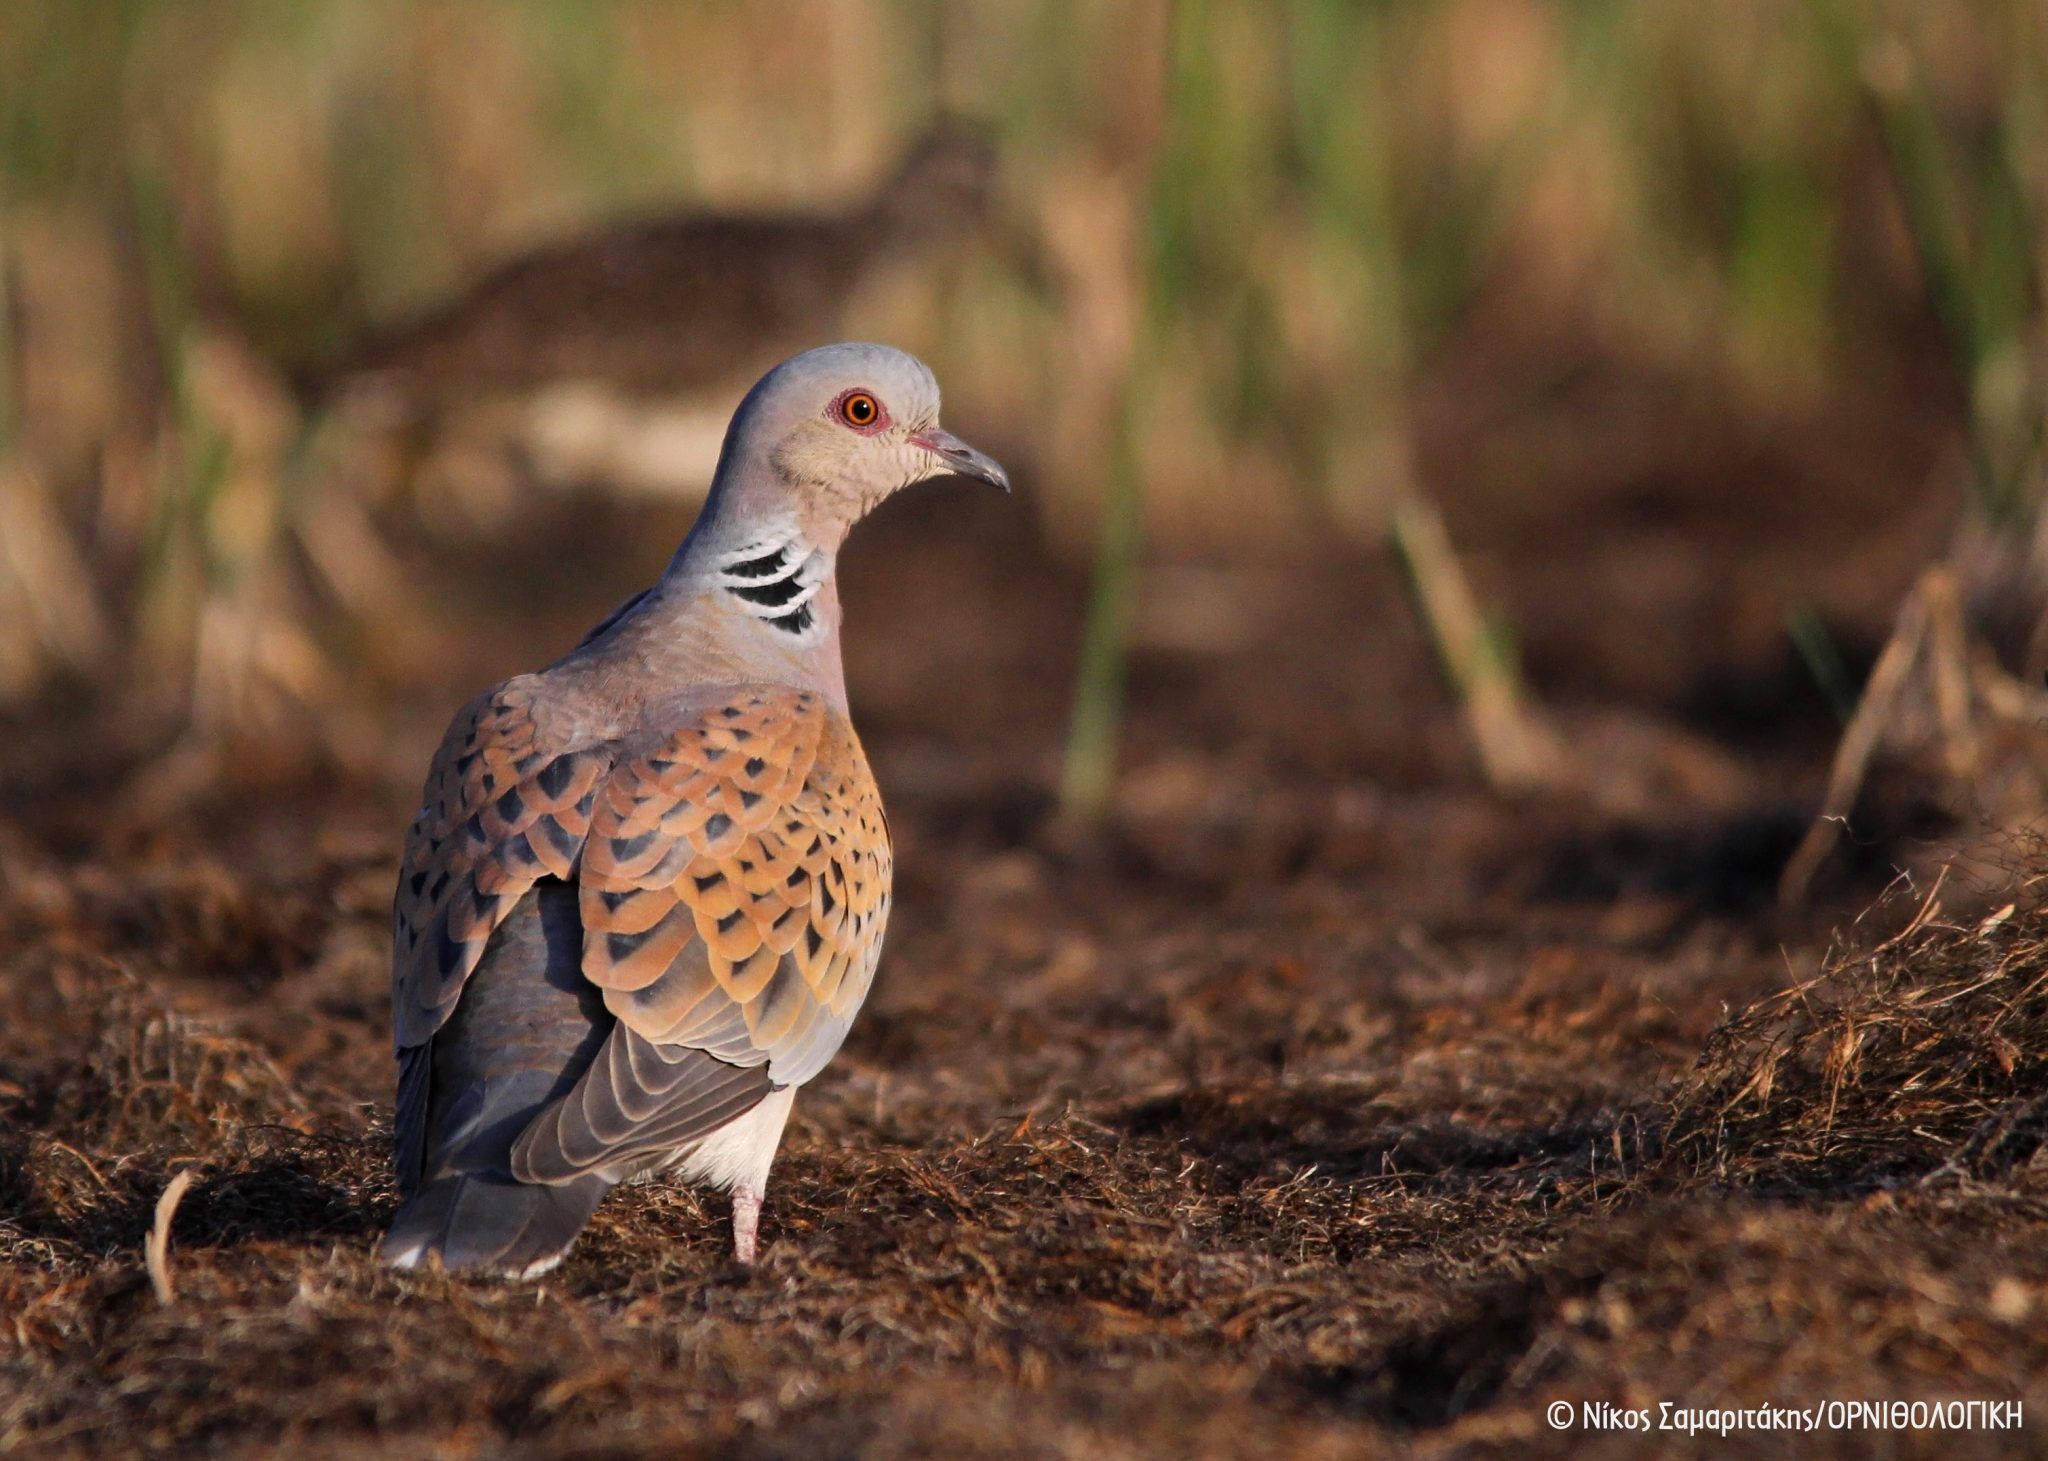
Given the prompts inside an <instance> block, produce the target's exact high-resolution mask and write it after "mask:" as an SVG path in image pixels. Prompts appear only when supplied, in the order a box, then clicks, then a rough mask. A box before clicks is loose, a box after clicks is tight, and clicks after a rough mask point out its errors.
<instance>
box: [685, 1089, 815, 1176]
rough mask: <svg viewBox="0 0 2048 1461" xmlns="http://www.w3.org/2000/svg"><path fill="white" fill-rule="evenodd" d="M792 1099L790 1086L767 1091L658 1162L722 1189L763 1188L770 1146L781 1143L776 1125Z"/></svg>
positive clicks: (785, 1115)
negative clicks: (751, 1106)
mask: <svg viewBox="0 0 2048 1461" xmlns="http://www.w3.org/2000/svg"><path fill="white" fill-rule="evenodd" d="M795 1100H796V1087H795V1086H784V1087H783V1088H782V1089H781V1090H779V1091H770V1092H769V1093H768V1094H767V1096H765V1097H764V1098H763V1099H762V1101H761V1104H760V1105H758V1106H756V1107H755V1108H754V1109H753V1110H751V1111H749V1112H748V1113H747V1114H746V1115H744V1116H742V1117H740V1118H738V1119H737V1120H735V1121H731V1122H728V1123H727V1124H725V1125H724V1126H721V1127H719V1128H718V1130H716V1131H714V1132H712V1133H711V1135H709V1136H707V1137H705V1138H704V1139H703V1140H702V1141H700V1142H697V1143H695V1144H693V1145H691V1146H687V1147H684V1148H683V1149H682V1150H681V1151H679V1152H677V1153H676V1154H675V1156H674V1157H672V1158H670V1159H669V1160H668V1161H667V1162H665V1163H663V1164H662V1166H663V1170H666V1171H672V1172H676V1173H679V1174H680V1175H681V1176H682V1178H683V1180H684V1181H686V1182H696V1183H699V1184H701V1185H703V1186H706V1187H716V1188H718V1189H720V1190H721V1191H725V1192H730V1191H732V1190H733V1189H734V1188H736V1187H744V1188H746V1189H748V1190H749V1191H752V1192H763V1191H765V1190H767V1186H768V1168H769V1166H770V1165H771V1164H773V1162H774V1161H775V1151H776V1148H777V1147H779V1146H781V1145H782V1128H783V1125H784V1123H785V1122H787V1121H788V1120H789V1108H790V1106H791V1104H792V1103H793V1102H794V1101H795Z"/></svg>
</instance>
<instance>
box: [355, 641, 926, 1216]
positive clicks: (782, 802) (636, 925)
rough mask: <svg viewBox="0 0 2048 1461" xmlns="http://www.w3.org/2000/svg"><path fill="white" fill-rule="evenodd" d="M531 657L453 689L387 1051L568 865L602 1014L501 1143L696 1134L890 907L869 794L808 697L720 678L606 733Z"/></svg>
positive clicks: (605, 1151)
mask: <svg viewBox="0 0 2048 1461" xmlns="http://www.w3.org/2000/svg"><path fill="white" fill-rule="evenodd" d="M537 689H538V685H537V682H536V680H535V679H534V677H531V676H526V677H521V678H520V679H515V680H512V681H508V682H507V683H506V684H505V685H503V686H501V687H499V688H498V689H497V690H495V691H492V692H490V693H489V694H487V695H485V696H482V697H480V698H479V699H478V700H477V701H475V702H473V703H472V704H471V705H470V706H469V707H467V708H465V710H464V711H463V712H462V714H461V715H459V716H458V717H457V719H456V722H455V725H454V726H453V728H451V730H450V733H449V736H448V739H447V741H446V742H445V743H444V745H443V747H442V750H441V753H440V755H439V756H437V757H436V759H435V763H434V768H433V770H432V772H431V773H430V775H429V778H428V787H427V797H426V804H425V806H424V807H423V808H422V810H421V813H420V816H419V818H418V819H417V820H416V822H415V823H414V825H413V828H412V831H411V832H410V834H409V835H408V837H407V841H406V854H405V862H404V867H403V870H402V872H401V874H400V879H399V888H398V898H397V907H396V923H397V939H396V943H395V948H394V956H393V958H394V963H393V985H394V996H395V999H394V1003H395V1008H396V1011H397V1041H398V1045H399V1047H400V1049H401V1051H404V1050H406V1049H408V1048H410V1047H415V1046H419V1045H422V1044H424V1043H425V1042H427V1041H429V1040H431V1039H432V1037H433V1035H434V1033H435V1032H436V1031H437V1030H438V1029H439V1028H440V1027H441V1025H442V1024H443V1023H444V1022H445V1021H446V1019H447V1017H448V1014H449V1013H450V1012H451V1011H452V1010H453V1009H454V1007H455V1004H456V1002H457V1001H458V1000H459V999H460V998H461V995H462V989H463V984H464V982H465V981H466V980H467V979H468V978H469V976H470V974H471V973H472V972H473V971H474V970H475V969H476V967H477V962H478V960H479V959H480V958H481V957H482V955H483V951H484V947H485V945H486V943H487V942H488V940H489V938H490V935H491V932H492V930H493V929H494V928H496V927H497V925H498V924H499V922H500V921H502V919H503V918H504V917H505V915H506V914H507V913H508V912H509V911H510V910H511V909H512V908H513V907H514V906H515V905H516V904H517V903H518V901H519V899H520V898H522V897H523V896H525V895H526V894H527V892H528V891H530V890H531V889H532V887H533V885H534V884H535V883H536V882H537V881H538V880H539V879H541V878H543V877H556V878H561V879H564V880H565V881H572V882H574V883H575V884H576V885H577V887H578V899H579V905H580V911H581V916H582V920H583V925H584V945H583V958H582V972H583V975H584V977H585V978H587V979H588V980H590V982H591V983H592V984H594V985H596V986H597V987H598V988H599V989H601V990H602V991H603V993H604V1002H605V1005H606V1006H607V1008H608V1009H609V1010H610V1012H611V1013H612V1014H613V1015H614V1016H615V1017H616V1018H617V1020H618V1021H619V1023H618V1025H617V1026H616V1027H615V1028H614V1030H613V1031H612V1033H611V1036H610V1037H609V1038H608V1040H607V1042H606V1045H605V1048H604V1050H603V1051H602V1052H600V1054H599V1055H598V1057H597V1059H596V1060H595V1061H594V1062H593V1063H592V1065H591V1066H590V1068H589V1069H588V1070H587V1071H586V1072H585V1073H584V1074H583V1076H582V1078H581V1079H580V1081H579V1082H578V1084H577V1086H576V1087H575V1088H573V1089H572V1090H571V1091H570V1092H569V1093H568V1095H567V1096H566V1097H564V1098H563V1099H562V1100H561V1101H559V1102H557V1103H555V1104H554V1105H552V1106H550V1107H549V1108H548V1109H547V1110H545V1111H543V1112H542V1113H541V1114H540V1115H539V1116H538V1117H537V1118H536V1119H535V1120H534V1122H533V1123H532V1124H531V1125H530V1126H529V1127H528V1129H527V1130H526V1132H525V1133H524V1134H523V1135H522V1136H521V1138H520V1139H519V1141H518V1143H517V1144H516V1145H515V1149H514V1153H513V1164H514V1174H515V1175H516V1176H518V1177H519V1178H520V1179H521V1180H526V1181H541V1182H562V1181H567V1180H571V1179H573V1178H574V1177H576V1176H577V1175H580V1174H582V1173H585V1172H589V1171H593V1170H612V1169H616V1168H619V1167H621V1166H623V1165H626V1164H630V1163H631V1162H633V1161H635V1160H638V1159H642V1158H645V1157H647V1156H649V1155H650V1154H653V1153H657V1152H660V1151H664V1150H669V1149H673V1148H675V1147H677V1146H680V1145H683V1144H686V1143H688V1142H690V1141H692V1140H695V1139H697V1138H699V1137H701V1136H703V1135H705V1134H706V1133H707V1132H708V1131H711V1130H715V1129H716V1128H717V1127H718V1126H720V1125H722V1124H724V1123H725V1122H726V1121H729V1120H731V1119H733V1117H735V1116H737V1115H740V1114H743V1113H744V1112H745V1111H746V1110H747V1109H749V1108H750V1107H751V1106H752V1105H754V1104H755V1103H757V1102H758V1101H759V1100H760V1099H761V1098H762V1096H763V1095H764V1094H765V1093H766V1092H767V1091H768V1090H770V1089H772V1088H773V1087H776V1086H789V1085H799V1084H802V1083H803V1082H805V1081H808V1080H809V1079H810V1078H811V1077H812V1076H814V1075H816V1074H817V1073H818V1071H819V1070H821V1069H822V1068H823V1067H824V1065H825V1063H826V1062H827V1061H828V1060H830V1059H831V1057H832V1055H833V1054H834V1053H835V1052H836V1051H837V1050H838V1048H839V1045H840V1043H841V1042H842V1041H843V1040H844V1039H845V1036H846V1032H847V1029H848V1027H849V1025H850V1024H851V1023H852V1020H853V1016H854V1014H855V1013H856V1011H858V1009H859V1008H860V1004H861V1001H862V1000H863V999H864V998H865V996H866V994H867V990H868V986H869V984H870V983H871V982H872V980H873V977H874V971H875V964H876V961H877V957H878V955H879V953H880V949H881V943H882V934H883V930H884V926H885V924H886V922H887V918H888V909H889V885H890V873H891V864H890V852H889V841H888V828H887V824H886V822H885V821H884V818H883V815H882V810H881V802H880V797H879V795H878V794H877V792H876V789H875V784H874V779H873V776H872V775H871V773H870V772H869V770H868V766H867V761H866V758H865V756H864V755H863V754H862V751H861V748H860V742H859V740H858V739H857V738H856V737H855V735H854V733H853V730H852V727H851V726H850V725H848V724H847V722H846V721H845V719H844V718H843V717H841V716H839V715H838V714H836V713H835V712H834V711H833V710H832V709H831V707H830V706H829V705H827V704H826V702H825V701H824V700H823V698H822V697H820V696H819V695H817V694H815V693H813V692H809V691H801V690H795V689H790V688H787V687H779V686H744V685H743V686H729V687H723V688H722V689H721V690H720V691H719V692H718V693H717V694H716V695H713V696H710V697H706V696H701V695H700V696H698V697H694V699H693V701H692V703H691V706H690V707H689V708H688V711H687V713H684V714H681V715H678V716H676V717H675V718H673V720H672V721H671V722H670V724H671V726H672V728H670V729H665V730H663V731H661V732H658V733H652V734H646V733H643V734H640V735H635V736H630V737H626V738H623V739H605V738H603V737H602V734H601V731H600V730H599V728H596V727H593V726H592V725H590V724H588V723H586V722H583V721H580V720H578V719H577V718H576V717H574V716H572V715H568V714H565V713H563V712H562V711H560V710H559V708H556V709H554V710H553V712H552V713H550V708H549V707H548V706H546V705H544V704H543V703H542V701H541V698H540V696H539V695H538V694H537V693H536V691H537Z"/></svg>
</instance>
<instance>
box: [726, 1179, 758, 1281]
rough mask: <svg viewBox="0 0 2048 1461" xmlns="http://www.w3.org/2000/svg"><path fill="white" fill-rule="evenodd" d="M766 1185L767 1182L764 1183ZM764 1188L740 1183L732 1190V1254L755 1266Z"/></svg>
mask: <svg viewBox="0 0 2048 1461" xmlns="http://www.w3.org/2000/svg"><path fill="white" fill-rule="evenodd" d="M764 1185H765V1184H764ZM763 1195H764V1194H763V1192H762V1188H761V1187H758V1186H748V1185H747V1184H745V1183H742V1184H740V1185H739V1186H738V1187H735V1188H733V1190H732V1256H733V1261H734V1262H736V1263H743V1264H745V1265H746V1266H747V1267H749V1268H752V1267H753V1266H754V1230H755V1229H756V1228H758V1227H759V1226H760V1224H761V1198H762V1196H763Z"/></svg>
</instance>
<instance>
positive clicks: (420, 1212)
mask: <svg viewBox="0 0 2048 1461" xmlns="http://www.w3.org/2000/svg"><path fill="white" fill-rule="evenodd" d="M612 1186H613V1184H612V1182H611V1181H609V1180H608V1179H606V1178H604V1177H601V1176H598V1175H597V1174H595V1173H592V1174H590V1175H588V1176H583V1177H578V1178H577V1179H576V1180H574V1181H573V1182H563V1183H560V1184H557V1185H549V1186H541V1185H538V1184H534V1183H528V1182H515V1181H513V1180H512V1179H511V1178H510V1177H509V1176H500V1175H497V1174H495V1173H490V1172H445V1173H443V1174H441V1175H439V1176H436V1177H433V1178H431V1179H429V1180H428V1181H427V1182H426V1183H424V1184H423V1185H422V1186H421V1187H420V1189H419V1190H418V1191H417V1192H415V1193H413V1195H412V1196H411V1197H410V1198H408V1199H407V1200H406V1203H405V1205H404V1206H403V1207H401V1208H399V1210H398V1215H397V1217H395V1218H393V1219H392V1222H391V1231H390V1232H389V1233H387V1234H386V1235H385V1238H384V1245H383V1247H382V1248H380V1249H379V1250H378V1256H379V1257H380V1258H382V1259H383V1261H384V1262H386V1263H388V1264H390V1265H391V1266H392V1267H393V1268H419V1267H423V1266H425V1265H427V1264H428V1263H429V1262H430V1260H432V1259H433V1258H437V1257H438V1259H439V1260H440V1264H441V1266H442V1267H443V1268H445V1269H448V1270H449V1271H450V1272H470V1273H481V1274H493V1275H496V1276H498V1277H501V1278H536V1277H538V1276H539V1275H541V1274H543V1273H546V1272H547V1271H548V1270H549V1269H551V1268H553V1267H554V1266H555V1265H556V1264H557V1263H560V1262H561V1261H562V1259H563V1258H564V1257H565V1256H567V1254H568V1252H569V1249H570V1247H571V1245H573V1244H574V1243H575V1241H576V1237H577V1234H579V1233H581V1232H582V1231H583V1227H584V1224H586V1223H588V1222H589V1221H590V1215H591V1214H592V1213H593V1212H595V1211H597V1205H598V1203H599V1202H601V1201H603V1200H604V1195H605V1193H607V1192H609V1191H611V1189H612Z"/></svg>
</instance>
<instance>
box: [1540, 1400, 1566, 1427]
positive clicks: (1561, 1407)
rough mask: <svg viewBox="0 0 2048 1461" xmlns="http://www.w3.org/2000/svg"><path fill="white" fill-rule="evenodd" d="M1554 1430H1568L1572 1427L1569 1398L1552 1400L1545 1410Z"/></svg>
mask: <svg viewBox="0 0 2048 1461" xmlns="http://www.w3.org/2000/svg"><path fill="white" fill-rule="evenodd" d="M1545 1414H1546V1415H1547V1416H1548V1417H1549V1419H1550V1428H1551V1429H1552V1430H1554V1431H1568V1430H1570V1429H1571V1428H1572V1403H1571V1402H1570V1401H1569V1400H1553V1401H1551V1402H1550V1409H1549V1410H1548V1411H1547V1412H1545Z"/></svg>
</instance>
